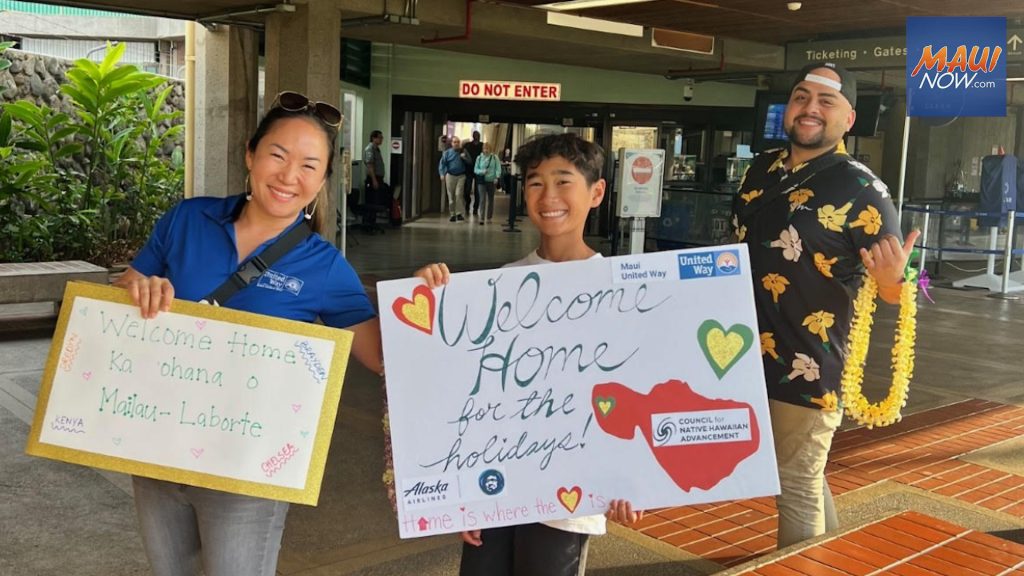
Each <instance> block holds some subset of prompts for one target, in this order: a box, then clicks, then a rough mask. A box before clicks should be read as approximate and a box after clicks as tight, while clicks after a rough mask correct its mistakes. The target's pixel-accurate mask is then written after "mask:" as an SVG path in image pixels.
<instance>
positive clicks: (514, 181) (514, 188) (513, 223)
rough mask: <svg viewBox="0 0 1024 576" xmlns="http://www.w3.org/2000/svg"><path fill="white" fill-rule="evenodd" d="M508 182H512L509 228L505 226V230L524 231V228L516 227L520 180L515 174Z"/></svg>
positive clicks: (509, 193)
mask: <svg viewBox="0 0 1024 576" xmlns="http://www.w3.org/2000/svg"><path fill="white" fill-rule="evenodd" d="M508 182H509V184H510V186H509V188H510V189H509V190H508V228H504V229H503V231H504V232H522V230H519V229H518V228H516V200H517V198H516V194H517V192H518V190H517V189H518V188H519V186H518V184H519V180H518V178H516V177H515V176H512V177H510V178H509V179H508Z"/></svg>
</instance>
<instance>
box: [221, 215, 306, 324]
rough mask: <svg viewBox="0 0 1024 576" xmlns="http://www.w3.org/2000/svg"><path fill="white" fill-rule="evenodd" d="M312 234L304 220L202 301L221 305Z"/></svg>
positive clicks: (245, 264)
mask: <svg viewBox="0 0 1024 576" xmlns="http://www.w3.org/2000/svg"><path fill="white" fill-rule="evenodd" d="M311 234H313V230H312V229H311V228H310V227H309V225H308V224H307V223H306V221H305V220H303V221H302V222H300V223H299V224H298V225H297V226H295V227H293V228H292V229H291V230H289V231H288V232H287V233H285V235H284V236H281V237H280V238H278V239H277V240H276V241H275V242H274V243H273V244H271V245H270V246H267V247H266V249H264V250H263V252H260V253H259V254H258V255H256V256H253V257H252V258H250V259H249V260H248V261H247V262H246V263H244V264H242V265H241V266H239V267H238V270H235V272H234V274H232V275H231V276H229V277H228V279H227V280H225V281H224V283H223V284H221V285H220V286H219V287H218V288H217V289H216V290H214V291H213V292H211V293H210V295H209V296H207V297H206V298H204V299H203V300H205V301H207V302H209V303H211V304H222V303H224V302H227V301H228V299H229V298H231V297H232V296H234V295H235V293H236V292H238V291H239V290H241V289H242V288H245V287H246V286H248V285H249V284H251V283H253V282H254V281H255V280H256V279H257V278H259V277H260V276H262V275H263V273H264V272H266V271H267V270H268V269H269V268H270V267H271V266H273V265H274V263H275V262H277V261H278V260H279V259H280V258H281V257H282V256H284V255H285V254H287V253H288V252H289V251H290V250H291V249H292V248H294V247H296V246H298V245H299V242H302V241H303V240H305V239H306V238H309V236H310V235H311Z"/></svg>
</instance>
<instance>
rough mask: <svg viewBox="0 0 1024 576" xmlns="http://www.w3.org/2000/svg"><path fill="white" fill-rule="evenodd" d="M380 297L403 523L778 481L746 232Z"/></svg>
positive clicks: (434, 526)
mask: <svg viewBox="0 0 1024 576" xmlns="http://www.w3.org/2000/svg"><path fill="white" fill-rule="evenodd" d="M378 295H379V297H380V302H381V326H382V330H383V334H384V357H385V364H386V366H387V374H388V377H387V392H388V403H389V404H388V405H389V408H390V414H391V434H392V442H393V451H394V465H395V477H396V488H397V491H398V522H399V530H400V533H401V536H402V537H414V536H425V535H428V534H438V533H444V532H457V531H462V530H473V529H479V528H487V527H494V526H507V525H514V524H522V523H528V522H538V521H546V520H555V519H561V518H568V517H573V516H584V515H588V514H602V513H604V512H605V511H606V509H607V505H608V501H609V500H611V499H614V498H628V499H630V500H631V501H632V502H633V504H634V505H635V506H637V507H639V508H641V509H644V508H652V507H661V506H675V505H683V504H696V503H702V502H712V501H720V500H728V499H734V498H750V497H757V496H766V495H771V494H775V493H777V492H778V480H777V474H776V468H775V456H774V449H773V446H772V441H771V431H770V422H769V416H768V408H767V399H766V395H765V386H764V375H763V368H762V365H761V358H760V354H759V350H760V347H759V338H758V333H757V320H756V315H755V311H754V299H753V288H752V284H751V278H750V265H749V261H748V259H747V252H746V247H745V246H742V245H736V246H725V247H717V248H714V249H705V250H688V251H677V252H658V253H652V254H644V255H637V256H624V257H616V258H606V259H591V260H587V261H578V262H569V263H564V264H557V265H553V264H549V265H542V266H530V267H521V268H503V269H499V270H490V271H482V272H469V273H464V274H455V275H453V276H452V278H451V281H450V283H449V284H448V285H447V286H446V287H444V288H439V289H436V290H433V291H432V290H430V289H428V288H427V287H426V286H425V285H423V284H422V282H421V281H420V280H419V279H405V280H396V281H390V282H382V283H380V284H378Z"/></svg>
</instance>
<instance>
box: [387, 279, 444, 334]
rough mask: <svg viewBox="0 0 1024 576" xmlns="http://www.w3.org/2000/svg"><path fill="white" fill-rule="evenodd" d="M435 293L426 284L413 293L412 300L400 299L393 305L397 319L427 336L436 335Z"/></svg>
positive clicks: (392, 308)
mask: <svg viewBox="0 0 1024 576" xmlns="http://www.w3.org/2000/svg"><path fill="white" fill-rule="evenodd" d="M434 306H435V301H434V292H433V291H432V290H431V289H430V288H429V287H427V285H425V284H420V285H419V286H417V287H416V288H415V289H414V290H413V291H412V299H409V298H402V297H398V298H395V301H394V303H393V304H391V310H392V312H394V313H395V317H396V318H398V319H399V320H401V321H402V322H405V323H406V324H408V325H409V326H412V327H413V328H415V329H417V330H419V331H421V332H426V333H427V334H433V333H434Z"/></svg>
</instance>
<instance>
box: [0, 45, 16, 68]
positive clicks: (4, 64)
mask: <svg viewBox="0 0 1024 576" xmlns="http://www.w3.org/2000/svg"><path fill="white" fill-rule="evenodd" d="M11 46H14V42H0V54H3V53H4V52H6V51H7V49H8V48H10V47H11ZM10 67H11V61H10V60H8V59H7V58H4V57H2V56H0V72H3V71H4V70H7V69H8V68H10Z"/></svg>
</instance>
